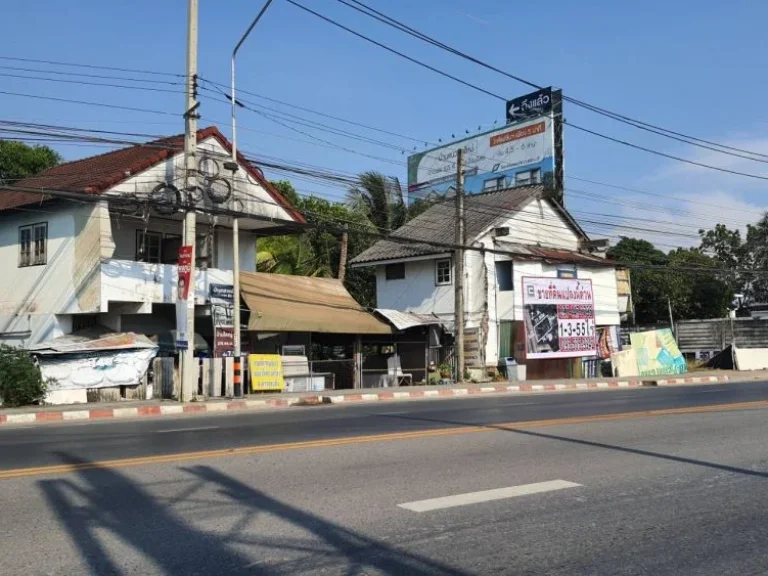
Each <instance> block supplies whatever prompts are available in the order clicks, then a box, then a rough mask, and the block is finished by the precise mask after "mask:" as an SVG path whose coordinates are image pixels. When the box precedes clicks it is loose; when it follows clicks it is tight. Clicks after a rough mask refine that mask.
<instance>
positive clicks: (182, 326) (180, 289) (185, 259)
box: [176, 246, 195, 348]
mask: <svg viewBox="0 0 768 576" xmlns="http://www.w3.org/2000/svg"><path fill="white" fill-rule="evenodd" d="M178 276H179V279H178V283H177V286H176V347H177V348H187V347H188V346H189V339H190V335H189V334H187V306H188V303H187V301H188V299H189V285H190V284H191V281H192V246H182V247H181V248H179V262H178ZM194 297H195V290H194V288H193V289H192V298H194Z"/></svg>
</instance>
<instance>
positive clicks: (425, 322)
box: [376, 308, 443, 330]
mask: <svg viewBox="0 0 768 576" xmlns="http://www.w3.org/2000/svg"><path fill="white" fill-rule="evenodd" d="M376 313H377V314H380V315H381V316H383V317H384V318H386V319H387V321H388V322H389V323H390V324H392V325H393V326H394V327H395V328H397V329H398V330H408V328H414V327H416V326H432V325H434V324H443V322H442V320H440V318H438V317H437V316H433V315H432V314H414V313H413V312H403V311H401V310H391V309H389V308H376Z"/></svg>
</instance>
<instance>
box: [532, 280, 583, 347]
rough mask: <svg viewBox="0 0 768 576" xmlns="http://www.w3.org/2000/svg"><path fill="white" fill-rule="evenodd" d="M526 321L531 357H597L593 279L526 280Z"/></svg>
mask: <svg viewBox="0 0 768 576" xmlns="http://www.w3.org/2000/svg"><path fill="white" fill-rule="evenodd" d="M523 321H524V323H525V341H526V357H527V358H531V359H536V358H576V357H582V356H595V355H597V333H596V330H595V304H594V297H593V294H592V282H591V281H590V280H578V279H576V278H532V277H527V278H523Z"/></svg>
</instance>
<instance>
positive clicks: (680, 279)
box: [664, 248, 733, 320]
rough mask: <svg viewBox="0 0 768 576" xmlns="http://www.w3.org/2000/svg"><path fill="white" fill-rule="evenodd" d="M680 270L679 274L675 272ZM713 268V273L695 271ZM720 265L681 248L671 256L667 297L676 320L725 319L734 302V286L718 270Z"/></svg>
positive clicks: (691, 249) (702, 255) (695, 250)
mask: <svg viewBox="0 0 768 576" xmlns="http://www.w3.org/2000/svg"><path fill="white" fill-rule="evenodd" d="M675 268H678V269H679V270H678V271H675ZM694 268H696V269H705V268H712V269H713V271H712V272H702V271H694V270H693V269H694ZM717 268H720V264H719V263H718V262H717V261H716V260H714V259H713V258H710V257H709V256H707V255H706V254H704V253H703V252H701V251H700V250H698V249H696V248H687V249H686V248H678V249H677V250H673V251H672V252H670V253H669V273H668V274H665V278H664V279H665V283H666V285H667V294H668V296H669V298H670V301H671V303H672V311H673V314H674V316H675V317H676V318H679V319H684V320H689V319H696V318H700V319H704V318H722V317H724V316H726V315H727V313H728V307H729V306H730V304H731V302H733V287H732V286H731V284H730V283H729V282H728V281H727V279H725V278H723V277H722V275H721V274H718V273H717V272H716V271H714V270H716V269H717Z"/></svg>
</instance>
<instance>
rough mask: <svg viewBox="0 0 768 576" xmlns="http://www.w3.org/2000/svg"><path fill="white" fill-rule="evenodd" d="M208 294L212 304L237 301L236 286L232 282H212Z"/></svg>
mask: <svg viewBox="0 0 768 576" xmlns="http://www.w3.org/2000/svg"><path fill="white" fill-rule="evenodd" d="M208 294H209V297H210V300H211V304H232V303H234V301H235V287H234V286H233V285H232V284H211V285H210V286H209V288H208Z"/></svg>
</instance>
